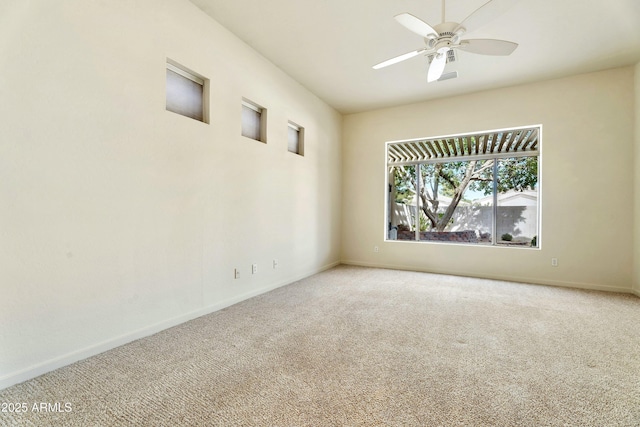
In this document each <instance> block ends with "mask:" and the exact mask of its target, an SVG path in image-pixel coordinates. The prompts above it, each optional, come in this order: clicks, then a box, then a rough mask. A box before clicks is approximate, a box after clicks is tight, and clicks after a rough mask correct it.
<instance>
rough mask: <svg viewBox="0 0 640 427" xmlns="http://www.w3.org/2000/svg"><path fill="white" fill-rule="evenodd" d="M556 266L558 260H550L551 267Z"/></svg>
mask: <svg viewBox="0 0 640 427" xmlns="http://www.w3.org/2000/svg"><path fill="white" fill-rule="evenodd" d="M557 266H558V258H551V267H557Z"/></svg>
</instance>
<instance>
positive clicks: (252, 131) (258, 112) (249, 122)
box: [242, 99, 267, 142]
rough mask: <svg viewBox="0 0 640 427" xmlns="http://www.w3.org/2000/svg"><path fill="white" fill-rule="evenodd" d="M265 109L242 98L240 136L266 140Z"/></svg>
mask: <svg viewBox="0 0 640 427" xmlns="http://www.w3.org/2000/svg"><path fill="white" fill-rule="evenodd" d="M266 115H267V111H266V110H265V109H264V108H262V107H260V106H259V105H257V104H254V103H253V102H251V101H248V100H246V99H243V100H242V136H246V137H247V138H251V139H255V140H256V141H261V142H267V132H266V130H267V129H266V128H267V126H266V122H267V121H266Z"/></svg>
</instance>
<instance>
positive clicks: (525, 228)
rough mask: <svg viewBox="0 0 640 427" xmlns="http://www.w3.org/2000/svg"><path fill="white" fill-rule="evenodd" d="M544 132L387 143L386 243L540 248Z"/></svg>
mask: <svg viewBox="0 0 640 427" xmlns="http://www.w3.org/2000/svg"><path fill="white" fill-rule="evenodd" d="M541 130H542V128H541V126H529V127H522V128H512V129H505V130H498V131H484V132H475V133H471V134H463V135H449V136H443V137H432V138H424V139H417V140H410V141H394V142H388V143H387V145H386V157H387V165H386V167H387V212H386V221H385V223H386V224H385V229H386V231H385V234H386V236H385V238H386V240H401V241H402V240H403V241H420V242H445V243H463V244H472V245H497V246H513V247H527V248H531V247H533V248H538V247H539V246H540V185H539V173H540V172H539V156H540V137H541Z"/></svg>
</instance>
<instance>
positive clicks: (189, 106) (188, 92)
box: [166, 60, 209, 123]
mask: <svg viewBox="0 0 640 427" xmlns="http://www.w3.org/2000/svg"><path fill="white" fill-rule="evenodd" d="M208 86H209V80H208V79H206V78H204V77H202V76H201V75H199V74H196V73H194V72H192V71H190V70H187V69H186V68H184V67H182V66H180V65H178V64H176V63H175V62H173V61H171V62H170V61H169V60H167V84H166V95H167V105H166V108H167V111H171V112H174V113H177V114H181V115H183V116H186V117H190V118H192V119H195V120H199V121H201V122H204V123H209V117H208V111H207V110H208V105H207V104H208V102H207V101H208V99H207V92H208Z"/></svg>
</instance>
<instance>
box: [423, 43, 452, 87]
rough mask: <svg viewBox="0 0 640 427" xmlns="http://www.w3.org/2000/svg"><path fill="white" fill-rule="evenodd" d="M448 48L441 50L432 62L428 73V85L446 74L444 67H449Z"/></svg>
mask: <svg viewBox="0 0 640 427" xmlns="http://www.w3.org/2000/svg"><path fill="white" fill-rule="evenodd" d="M448 50H449V49H447V48H441V49H439V50H438V53H437V54H436V56H435V57H434V58H433V61H431V66H429V72H428V73H427V83H431V82H435V81H436V80H438V79H439V78H440V77H441V76H442V73H443V72H444V66H445V65H447V51H448Z"/></svg>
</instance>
